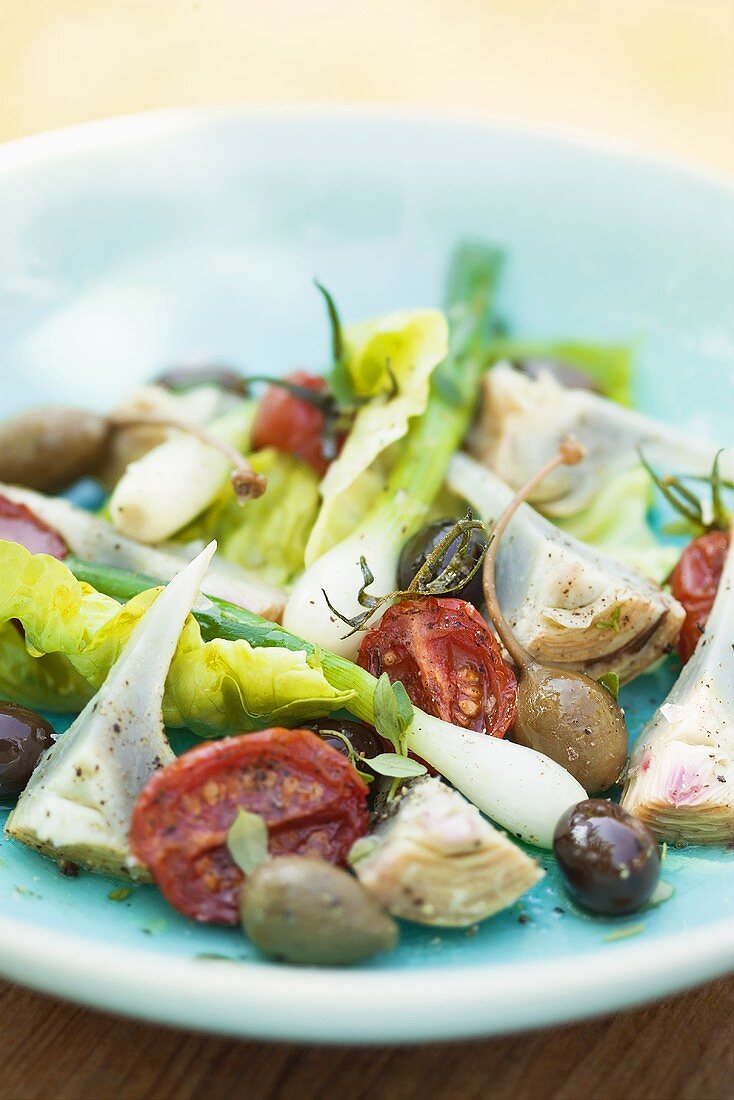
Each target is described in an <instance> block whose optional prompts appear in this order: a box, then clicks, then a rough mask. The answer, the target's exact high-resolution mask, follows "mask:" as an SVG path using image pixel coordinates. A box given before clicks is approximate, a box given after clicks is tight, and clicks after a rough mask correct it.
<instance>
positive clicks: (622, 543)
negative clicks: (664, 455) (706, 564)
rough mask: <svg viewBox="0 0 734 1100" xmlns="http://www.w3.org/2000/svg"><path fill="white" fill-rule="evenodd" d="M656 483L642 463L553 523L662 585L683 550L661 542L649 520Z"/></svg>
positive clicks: (615, 478) (608, 482) (608, 483)
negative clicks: (653, 483)
mask: <svg viewBox="0 0 734 1100" xmlns="http://www.w3.org/2000/svg"><path fill="white" fill-rule="evenodd" d="M652 499H653V493H652V483H651V481H650V478H649V476H648V475H647V472H646V471H645V470H644V469H643V468H642V466H636V467H634V469H631V470H625V471H624V472H623V473H620V474H617V475H616V476H615V477H613V478H611V479H610V480H608V481H607V482H606V483H605V484H604V485H603V486H602V487H601V489H600V491H599V493H598V494H597V495H596V497H595V498H594V500H593V502H592V503H591V504H590V505H589V507H588V508H586V509H584V511H582V512H577V513H576V515H574V516H568V517H564V518H561V517H554V519H553V522H554V523H555V524H556V526H557V527H560V528H561V530H562V531H567V532H568V534H569V535H573V536H574V538H577V539H581V541H582V542H588V543H589V544H590V545H591V546H596V547H597V548H598V549H599V550H604V551H606V553H608V554H612V555H613V556H614V557H616V558H619V559H620V561H623V562H624V563H625V564H626V565H630V566H632V567H633V568H634V569H637V570H639V572H640V573H644V574H645V576H647V577H650V578H651V579H652V580H654V581H656V582H657V583H658V584H662V583H663V582H664V581H665V580H666V579H667V577H668V575H669V574H670V571H671V570H672V568H673V566H674V565H675V563H676V561H677V559H678V556H679V554H680V550H679V549H677V548H676V547H674V546H663V545H661V544H660V543H659V542H658V541H657V539H656V537H655V535H654V534H653V532H652V530H651V528H650V525H649V523H648V521H647V516H648V512H649V509H650V506H651V505H652Z"/></svg>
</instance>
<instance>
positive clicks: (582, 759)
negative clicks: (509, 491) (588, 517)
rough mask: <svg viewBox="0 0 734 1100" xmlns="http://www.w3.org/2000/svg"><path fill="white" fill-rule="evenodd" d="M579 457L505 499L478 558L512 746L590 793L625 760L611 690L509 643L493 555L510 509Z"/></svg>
mask: <svg viewBox="0 0 734 1100" xmlns="http://www.w3.org/2000/svg"><path fill="white" fill-rule="evenodd" d="M583 457H584V450H583V448H582V446H581V444H580V443H577V442H576V441H575V440H566V441H565V442H564V443H562V444H561V447H560V450H559V453H558V454H557V455H556V457H555V458H553V459H551V461H550V462H548V463H547V464H546V465H545V466H544V467H543V469H542V470H540V471H539V472H538V473H537V474H536V475H535V476H534V477H532V478H531V479H530V481H529V482H528V483H527V485H524V486H523V487H522V488H521V489H520V490H519V491H518V492H517V494H516V495H515V497H514V498H513V499H512V501H511V502H510V504H509V505H508V506H507V508H506V509H505V511H504V512H503V514H502V515H501V516H500V518H499V519H498V521H497V523H496V524H495V527H494V537H493V539H492V542H491V543H490V546H489V549H488V551H487V554H486V556H485V558H484V569H483V578H482V579H483V584H484V596H485V600H486V603H487V611H488V612H489V615H490V618H491V619H492V622H493V624H494V627H495V629H496V631H497V633H498V634H499V636H500V639H501V640H502V643H503V645H504V646H505V648H506V649H507V651H508V653H509V654H510V656H511V657H512V659H513V661H514V662H515V664H516V665H517V667H518V670H519V674H518V682H517V711H516V717H515V724H514V728H513V737H514V739H515V741H517V742H519V743H520V744H521V745H525V746H526V747H527V748H531V749H535V750H536V751H537V752H542V753H544V754H545V755H546V756H548V757H550V758H551V759H552V760H555V761H556V763H557V764H561V765H562V766H563V767H564V768H565V769H566V770H567V771H568V772H570V773H571V775H573V776H574V777H575V778H576V779H578V781H579V783H581V785H582V786H583V787H584V788H585V789H586V790H587V791H589V792H591V793H592V794H595V793H597V792H598V791H603V790H606V789H607V788H608V787H611V785H612V784H613V783H614V781H615V780H616V779H617V777H618V776H619V774H620V772H621V771H622V768H623V766H624V762H625V759H626V757H627V727H626V725H625V721H624V715H623V713H622V711H621V709H620V707H619V705H618V703H617V700H616V699H615V697H614V695H612V693H611V691H609V690H608V689H607V688H606V687H604V686H603V685H602V684H599V683H597V681H596V680H592V678H591V677H590V676H586V675H585V674H584V673H583V672H574V671H573V670H572V669H564V668H557V667H552V666H548V665H543V664H541V663H540V662H539V661H536V660H535V659H534V658H533V657H531V655H530V654H529V653H528V651H527V650H526V649H525V647H524V646H522V645H521V644H520V642H519V641H518V640H517V638H516V637H515V635H514V633H513V631H512V630H511V628H510V624H509V623H508V622H507V619H506V618H505V615H504V613H503V611H502V608H501V607H500V604H499V600H498V599H497V585H496V580H495V572H496V563H497V549H498V546H499V543H500V539H501V538H502V534H503V533H504V531H505V530H506V528H507V525H508V523H509V522H510V520H511V519H512V517H513V516H514V514H515V512H516V511H517V509H518V508H519V507H520V505H521V504H522V502H523V501H524V500H527V498H528V497H529V496H530V494H531V493H532V492H533V490H534V489H536V488H537V486H538V485H540V484H541V482H542V481H544V480H545V478H546V477H547V476H548V475H549V474H550V473H552V472H553V470H555V469H556V468H557V467H558V466H561V465H564V464H565V465H569V466H574V465H576V463H577V462H580V461H581V459H582V458H583Z"/></svg>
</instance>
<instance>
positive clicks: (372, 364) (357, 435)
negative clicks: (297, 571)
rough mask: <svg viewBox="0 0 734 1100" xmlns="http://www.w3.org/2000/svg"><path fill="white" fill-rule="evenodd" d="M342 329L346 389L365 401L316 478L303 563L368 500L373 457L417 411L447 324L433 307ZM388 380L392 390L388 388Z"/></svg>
mask: <svg viewBox="0 0 734 1100" xmlns="http://www.w3.org/2000/svg"><path fill="white" fill-rule="evenodd" d="M343 335H344V346H345V360H346V368H347V370H348V371H349V374H350V376H351V379H352V384H353V386H354V390H355V392H356V393H357V395H358V396H360V397H368V398H371V400H369V401H368V402H367V403H366V404H365V405H363V406H362V407H361V408H360V410H359V412H358V413H357V415H356V417H355V420H354V424H353V426H352V430H351V431H350V433H349V435H348V437H347V440H346V442H345V444H344V447H343V448H342V452H341V454H340V455H339V457H338V458H337V459H336V460H335V461H334V462H333V463H332V464H331V466H330V467H329V469H328V471H327V473H326V476H325V477H324V479H323V481H322V483H321V495H322V504H321V510H320V512H319V515H318V518H317V520H316V524H315V526H314V528H313V530H312V532H311V537H310V538H309V541H308V545H307V547H306V565H310V564H311V563H312V562H314V561H315V560H316V559H317V558H319V557H321V555H322V554H324V553H325V552H326V551H327V550H328V549H330V548H331V547H332V546H334V545H335V544H336V543H337V542H339V541H341V539H342V538H345V537H346V535H348V534H349V533H350V532H351V530H353V529H354V527H355V526H356V525H357V524H358V523H359V522H360V521H361V519H362V518H364V516H365V514H366V513H367V511H368V510H369V508H370V506H371V504H372V503H374V499H375V496H376V494H377V492H379V489H380V486H381V484H382V477H381V476H380V475H381V474H382V473H383V472H384V471H383V470H381V469H380V463H379V460H380V458H381V456H384V455H385V452H386V451H387V450H388V448H390V447H391V446H392V445H393V444H394V443H396V442H397V441H398V440H400V439H402V438H403V436H404V435H405V434H406V432H407V430H408V423H409V421H410V420H411V419H412V418H413V417H416V416H420V414H421V413H422V412H423V411H424V410H425V407H426V404H427V403H428V394H429V388H430V380H431V374H432V373H433V371H434V370H435V368H436V367H437V366H438V364H439V363H440V362H441V361H442V360H443V359H444V358H445V356H446V352H447V350H448V324H447V322H446V318H445V316H444V314H443V313H441V311H440V310H407V311H403V312H400V313H391V314H388V315H386V316H383V317H378V318H376V319H375V320H370V321H361V322H359V323H357V324H353V325H348V326H346V327H345V328H344V330H343ZM393 384H394V385H396V387H397V392H396V393H395V394H394V395H391V387H392V386H393ZM347 516H348V520H346V519H345V517H347ZM350 524H351V526H349V525H350Z"/></svg>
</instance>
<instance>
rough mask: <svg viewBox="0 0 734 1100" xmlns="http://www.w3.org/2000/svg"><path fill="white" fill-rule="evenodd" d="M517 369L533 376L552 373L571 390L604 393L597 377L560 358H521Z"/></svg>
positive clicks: (562, 384) (557, 380)
mask: <svg viewBox="0 0 734 1100" xmlns="http://www.w3.org/2000/svg"><path fill="white" fill-rule="evenodd" d="M513 365H514V366H515V367H516V368H517V370H519V371H522V373H523V374H527V375H529V376H530V377H531V378H537V377H538V376H539V375H540V374H544V373H545V374H550V375H552V377H553V378H555V380H556V382H558V383H560V385H561V386H565V387H566V389H569V390H588V391H589V393H603V392H604V391H603V390H602V388H601V386H600V385H599V384H598V383H597V381H596V379H595V378H593V377H592V375H590V374H589V373H588V371H585V370H582V369H581V368H580V367H572V366H571V365H570V364H569V363H562V362H560V361H559V360H558V359H521V360H519V361H518V362H516V363H514V364H513Z"/></svg>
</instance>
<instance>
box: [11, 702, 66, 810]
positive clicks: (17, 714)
mask: <svg viewBox="0 0 734 1100" xmlns="http://www.w3.org/2000/svg"><path fill="white" fill-rule="evenodd" d="M53 743H54V729H53V726H51V725H50V724H49V723H48V722H47V721H46V720H45V718H41V717H40V715H38V714H36V713H35V712H34V711H32V710H28V709H27V708H26V707H21V706H19V705H18V704H17V703H0V802H8V801H11V800H12V799H14V798H16V797H17V796H18V795H19V794H20V793H21V791H22V790H23V789H24V788H25V786H26V784H27V782H28V780H29V779H30V777H31V775H32V774H33V770H34V768H35V767H36V765H37V764H38V761H39V760H40V758H41V756H42V755H43V753H44V752H45V751H46V749H48V748H50V747H51V745H53Z"/></svg>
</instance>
